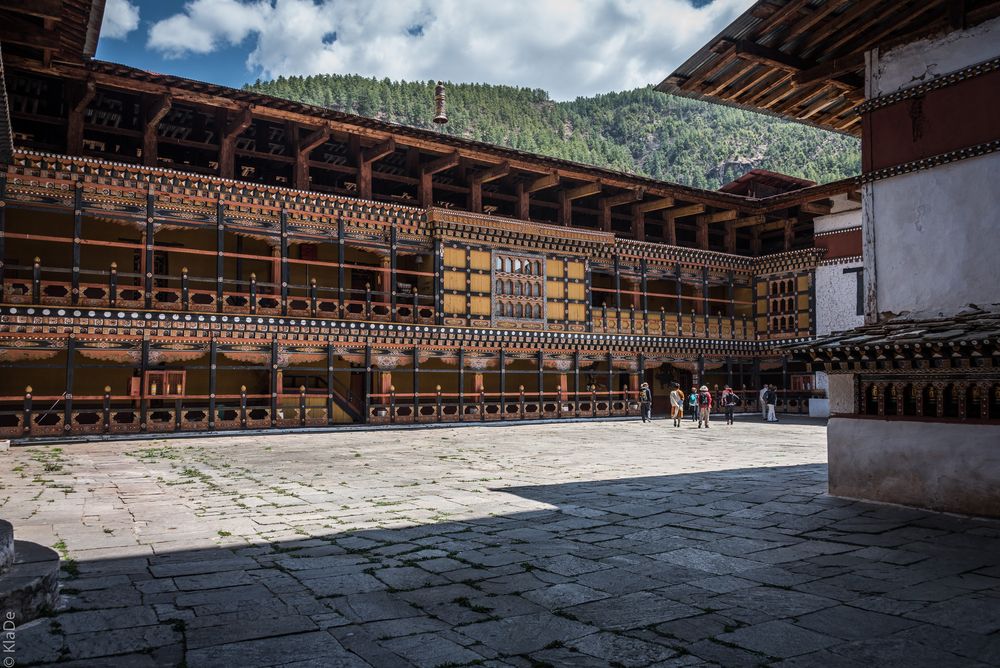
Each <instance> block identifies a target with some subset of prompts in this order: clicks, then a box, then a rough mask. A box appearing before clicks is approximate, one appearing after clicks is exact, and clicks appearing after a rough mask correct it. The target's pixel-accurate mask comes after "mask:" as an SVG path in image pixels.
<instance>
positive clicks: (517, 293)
mask: <svg viewBox="0 0 1000 668" xmlns="http://www.w3.org/2000/svg"><path fill="white" fill-rule="evenodd" d="M514 295H515V296H517V297H520V296H521V283H520V282H517V283H514Z"/></svg>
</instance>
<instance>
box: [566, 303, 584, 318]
mask: <svg viewBox="0 0 1000 668" xmlns="http://www.w3.org/2000/svg"><path fill="white" fill-rule="evenodd" d="M568 306H569V319H570V320H575V321H577V322H580V321H582V320H584V319H585V318H586V317H587V307H586V305H585V304H568Z"/></svg>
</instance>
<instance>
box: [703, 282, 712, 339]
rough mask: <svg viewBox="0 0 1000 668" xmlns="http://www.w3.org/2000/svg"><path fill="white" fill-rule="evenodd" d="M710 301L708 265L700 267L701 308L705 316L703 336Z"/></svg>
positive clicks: (706, 333)
mask: <svg viewBox="0 0 1000 668" xmlns="http://www.w3.org/2000/svg"><path fill="white" fill-rule="evenodd" d="M711 308H712V306H711V302H709V301H708V267H707V266H705V267H702V268H701V310H702V314H703V315H704V318H705V336H708V318H709V315H710V314H709V311H710V310H711Z"/></svg>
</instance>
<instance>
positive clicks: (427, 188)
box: [417, 151, 459, 208]
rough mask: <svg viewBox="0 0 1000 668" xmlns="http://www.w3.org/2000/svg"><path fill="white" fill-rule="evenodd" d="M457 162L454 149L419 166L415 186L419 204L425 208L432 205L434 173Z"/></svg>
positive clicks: (446, 168)
mask: <svg viewBox="0 0 1000 668" xmlns="http://www.w3.org/2000/svg"><path fill="white" fill-rule="evenodd" d="M458 162H459V157H458V151H455V152H454V153H449V154H448V155H445V156H442V157H440V158H437V159H435V160H431V161H430V162H426V163H424V164H423V165H421V166H420V173H419V176H418V178H419V181H418V188H417V199H418V200H419V202H420V206H422V207H425V208H426V207H429V206H433V205H434V175H435V174H437V173H439V172H443V171H445V170H448V169H451V168H452V167H455V166H457V165H458Z"/></svg>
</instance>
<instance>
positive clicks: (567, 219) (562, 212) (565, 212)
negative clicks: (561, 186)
mask: <svg viewBox="0 0 1000 668" xmlns="http://www.w3.org/2000/svg"><path fill="white" fill-rule="evenodd" d="M572 223H573V200H571V199H570V198H569V197H568V196H567V195H566V191H565V190H560V191H559V224H560V225H562V226H563V227H569V226H570V225H571V224H572Z"/></svg>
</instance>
